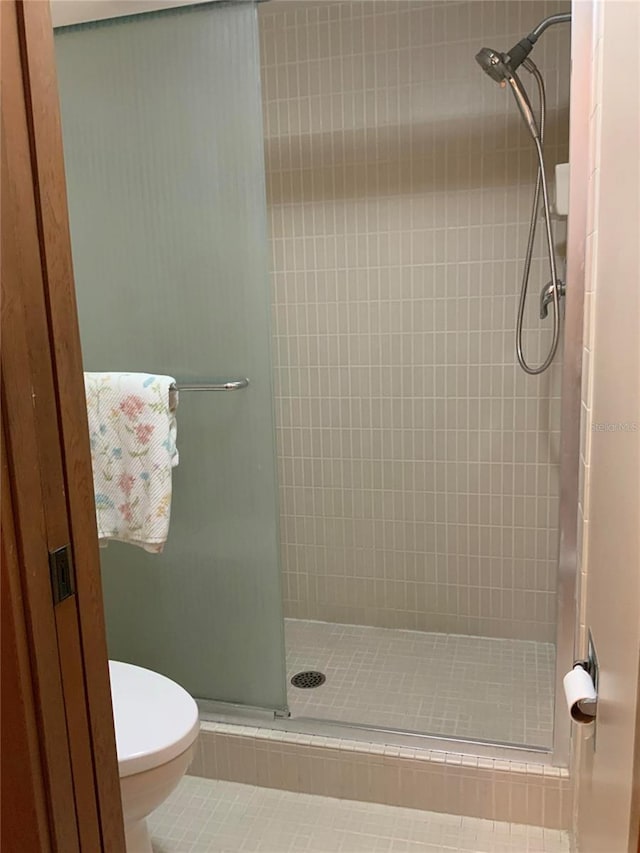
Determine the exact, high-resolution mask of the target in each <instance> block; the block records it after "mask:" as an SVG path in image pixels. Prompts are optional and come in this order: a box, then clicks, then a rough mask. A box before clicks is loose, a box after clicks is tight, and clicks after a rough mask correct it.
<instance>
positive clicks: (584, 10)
mask: <svg viewBox="0 0 640 853" xmlns="http://www.w3.org/2000/svg"><path fill="white" fill-rule="evenodd" d="M571 5H572V9H571V11H572V26H571V88H570V98H569V110H570V120H569V164H570V165H569V218H568V221H567V294H566V302H565V305H566V307H565V323H564V351H563V360H562V393H561V416H560V419H561V421H560V514H559V534H560V536H559V542H560V544H559V549H558V570H557V571H558V578H557V586H556V589H557V608H556V679H555V707H554V725H553V751H552V762H553V764H554V765H560V766H568V764H569V757H570V751H571V720H570V718H569V714H568V713H567V708H566V704H565V698H564V687H563V684H562V679H563V677H564V674H565V673H566V672H568V671H569V670H570V669H571V667H572V665H573V662H574V660H575V659H576V658H577V657H579V655H580V652H581V651H582V650H581V649H580V648H579V643H580V636H579V629H580V625H579V620H578V618H577V616H578V600H577V591H578V583H577V581H578V577H577V575H578V553H579V548H580V542H579V540H578V509H579V507H578V503H579V470H580V422H581V407H582V350H583V321H584V270H585V257H586V242H587V237H588V227H589V223H588V220H587V203H588V186H589V166H590V164H589V153H590V152H589V137H590V129H589V110H590V105H591V87H592V72H593V68H592V65H593V63H592V29H593V23H592V20H593V2H592V0H580V2H577V0H573V2H572V4H571Z"/></svg>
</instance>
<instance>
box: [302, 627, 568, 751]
mask: <svg viewBox="0 0 640 853" xmlns="http://www.w3.org/2000/svg"><path fill="white" fill-rule="evenodd" d="M285 637H286V649H287V674H288V679H289V680H290V679H291V676H292V675H294V674H295V673H296V672H299V671H301V670H305V669H317V670H320V671H321V672H324V673H325V674H326V676H327V680H326V683H325V684H323V685H322V686H321V687H317V688H313V689H311V690H302V689H299V688H295V687H293V686H291V684H289V707H290V709H291V713H292V716H294V717H314V718H317V719H326V720H335V721H340V722H351V723H361V724H366V725H376V726H385V727H388V728H399V729H402V730H411V731H418V732H426V733H428V734H437V735H448V736H452V737H460V738H475V739H480V740H488V741H492V742H502V743H513V744H523V745H527V746H540V747H550V746H551V743H552V721H553V682H554V647H553V645H552V644H550V643H536V642H532V641H526V640H499V639H492V638H485V637H467V636H461V635H457V634H430V633H423V632H419V631H401V630H396V629H388V628H369V627H364V626H358V625H334V624H330V623H327V622H311V621H305V620H298V619H287V620H286V628H285Z"/></svg>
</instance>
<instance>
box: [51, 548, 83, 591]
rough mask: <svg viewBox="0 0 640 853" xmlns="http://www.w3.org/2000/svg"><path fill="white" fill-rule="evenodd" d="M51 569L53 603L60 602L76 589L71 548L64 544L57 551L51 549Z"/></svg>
mask: <svg viewBox="0 0 640 853" xmlns="http://www.w3.org/2000/svg"><path fill="white" fill-rule="evenodd" d="M49 569H50V571H51V591H52V593H53V603H54V604H60V602H61V601H64V600H65V598H69V596H70V595H73V594H74V593H75V591H76V589H75V578H74V573H73V562H72V560H71V548H70V546H69V545H63V546H62V548H56V549H55V551H49Z"/></svg>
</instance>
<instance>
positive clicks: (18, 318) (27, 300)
mask: <svg viewBox="0 0 640 853" xmlns="http://www.w3.org/2000/svg"><path fill="white" fill-rule="evenodd" d="M0 8H1V12H0V14H1V16H2V21H1V23H2V27H1V29H2V84H3V101H2V129H3V145H2V176H3V181H2V232H3V233H2V249H3V252H2V295H3V305H2V308H3V311H2V332H3V340H2V344H3V348H2V424H3V436H2V438H3V442H2V443H3V477H2V498H3V506H2V528H3V557H4V558H5V561H4V562H5V563H6V566H5V565H3V601H2V605H3V615H8V616H9V620H8V622H7V624H8V626H9V628H10V629H11V630H9V633H8V634H7V638H8V639H9V640H10V645H9V649H10V650H12V649H13V656H12V657H11V658H10V659H9V662H10V663H12V664H15V671H14V670H10V672H12V673H13V681H14V684H16V685H17V686H18V688H20V691H19V692H17V693H15V697H16V698H15V701H14V700H13V695H14V694H13V692H12V691H10V690H5V691H4V693H3V710H9V712H11V713H13V717H10V718H11V719H12V720H13V721H14V724H15V725H16V726H18V728H19V731H20V732H22V734H23V736H24V742H25V744H27V746H29V749H30V750H31V752H30V753H29V759H30V760H29V769H30V776H31V782H32V786H31V795H32V797H34V798H35V799H34V800H33V802H32V804H31V805H32V812H33V814H35V815H36V818H37V819H36V824H35V829H36V831H37V833H38V834H39V838H40V842H39V843H40V848H39V849H42V850H47V849H49V846H48V845H50V846H51V848H52V849H57V850H60V851H64V853H67V851H69V853H72V851H74V850H83V851H84V850H90V851H93V850H105V851H107V850H108V851H114V853H121V851H123V850H124V834H123V821H122V808H121V802H120V784H119V774H118V764H117V756H116V746H115V734H114V728H113V714H112V706H111V692H110V685H109V671H108V660H107V647H106V634H105V625H104V613H103V603H102V589H101V581H100V561H99V552H98V539H97V532H96V520H95V506H94V498H93V478H92V473H91V455H90V448H89V431H88V426H87V413H86V407H85V396H84V380H83V371H82V355H81V349H80V336H79V330H78V320H77V310H76V303H75V291H74V282H73V271H72V265H71V244H70V238H69V225H68V212H67V199H66V184H65V177H64V159H63V151H62V136H61V128H60V117H59V104H58V94H57V83H56V74H55V56H54V45H53V29H52V26H51V20H50V16H49V3H48V2H46V0H3V2H2V3H1V4H0ZM66 544H69V550H70V553H71V556H72V562H73V565H74V567H75V593H74V594H73V595H71V596H69V597H68V598H66V599H65V600H64V601H62V602H60V603H58V604H57V605H56V606H54V602H53V598H52V591H51V583H50V575H49V552H50V551H51V550H53V549H55V548H58V547H61V546H63V545H66ZM5 569H6V571H5ZM25 650H26V651H25ZM3 653H4V645H3ZM3 687H4V685H3ZM16 689H17V688H16ZM19 699H20V700H21V703H19V702H18V700H19ZM34 720H35V729H34ZM20 721H22V722H20ZM34 737H35V738H36V741H35V743H36V745H37V750H36V749H35V747H34ZM34 750H35V751H34ZM3 757H4V755H3ZM5 769H6V768H5ZM9 770H10V772H11V775H12V777H13V775H14V774H16V773H17V772H18V768H17V767H16V766H15V765H14V766H13V767H10V768H9ZM28 775H29V774H28ZM20 779H21V780H22V783H23V784H22V786H21V790H22V791H23V792H24V795H25V796H26V795H27V792H28V789H29V785H27V779H26V778H23V777H22V776H21V777H20ZM4 787H5V786H3V788H4ZM7 787H8V788H9V787H12V786H7ZM43 792H44V796H45V801H46V809H45V810H44V811H43V808H44V807H43V803H42V796H43ZM9 802H11V801H10V800H7V801H4V797H3V806H5V805H8V803H9ZM17 805H19V803H17V801H16V803H14V812H15V810H16V807H17ZM45 813H46V816H47V821H46V823H45V822H44V819H43V814H45ZM17 823H18V818H17V817H16V821H15V825H17ZM47 839H48V840H47ZM10 843H11V842H10V841H8V844H9V845H10ZM16 849H17V848H16ZM24 849H25V851H26V850H28V849H30V848H28V847H25V848H24Z"/></svg>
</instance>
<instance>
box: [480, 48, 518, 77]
mask: <svg viewBox="0 0 640 853" xmlns="http://www.w3.org/2000/svg"><path fill="white" fill-rule="evenodd" d="M506 59H507V57H506V56H503V54H501V53H498V51H497V50H494V49H493V48H492V47H482V48H480V50H479V51H478V52H477V53H476V62H477V63H478V65H479V66H480V68H482V70H483V71H484V72H485V73H486V74H488V75H489V77H491V79H492V80H495V82H496V83H502V82H503V81H504V82H506V80H507V77H508V76H509V74H510V73H511V70H510V69H509V67H508V65H507V62H506Z"/></svg>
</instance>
